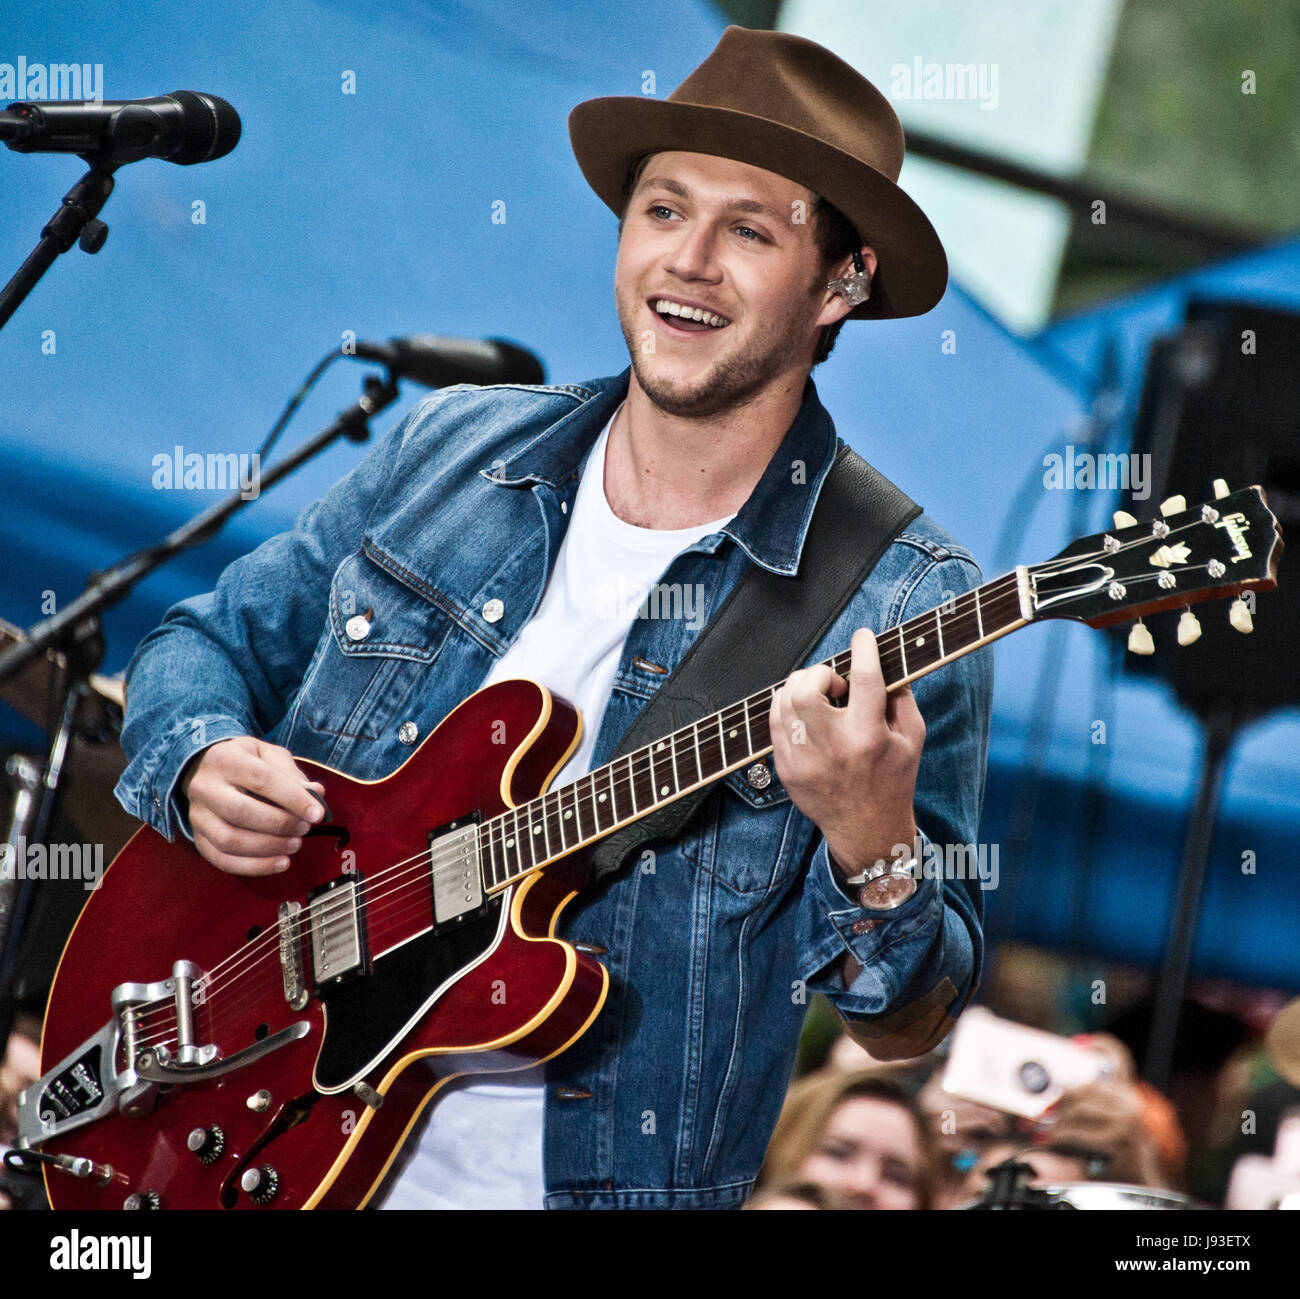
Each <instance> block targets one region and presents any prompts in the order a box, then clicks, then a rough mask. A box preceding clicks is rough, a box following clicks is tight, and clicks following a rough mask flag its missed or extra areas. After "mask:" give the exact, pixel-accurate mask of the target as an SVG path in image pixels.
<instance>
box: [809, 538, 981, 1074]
mask: <svg viewBox="0 0 1300 1299" xmlns="http://www.w3.org/2000/svg"><path fill="white" fill-rule="evenodd" d="M928 563H929V567H928V569H927V571H926V572H925V573H924V574H923V576H922V577H921V578H920V580H919V581H917V582H916V584H915V586H914V587H913V589H912V590H911V592H910V593H909V594H908V596H907V598H906V600H905V601H904V604H903V608H902V611H901V613H900V615H899V621H904V620H905V619H906V618H909V617H913V616H915V615H916V614H918V613H923V612H925V611H926V610H928V609H932V608H934V607H935V606H937V605H939V604H941V603H943V601H944V600H945V599H946V598H948V596H949V594H950V593H952V594H961V593H962V592H964V591H967V590H970V589H971V588H972V587H973V586H975V585H977V584H978V582H979V580H980V575H979V570H978V568H976V566H975V565H974V564H973V563H972V562H970V561H969V560H965V559H961V558H957V557H951V558H946V559H932V560H930V561H928ZM912 691H913V694H914V695H915V698H916V702H917V705H918V706H919V707H920V710H921V715H922V716H923V717H924V719H925V725H926V736H925V747H924V750H923V751H922V755H921V764H920V769H919V771H918V773H917V782H916V797H915V802H914V808H915V813H916V824H917V828H918V830H919V831H920V841H919V845H913V846H912V847H913V848H915V847H918V846H919V848H920V852H919V853H918V868H917V874H918V876H919V877H920V883H919V887H918V889H917V891H916V893H915V894H913V896H912V897H911V898H909V899H908V900H907V901H906V902H904V903H903V904H902V906H900V907H897V908H896V909H895V910H893V911H872V910H869V909H867V908H864V907H863V906H861V904H860V903H859V901H858V898H857V896H856V892H857V891H856V890H846V889H845V888H843V887H842V886H841V885H840V883H839V880H838V878H837V877H836V875H835V874H834V872H833V868H832V866H831V863H830V858H829V855H828V853H827V849H826V841H825V839H824V838H823V837H821V836H819V837H818V839H817V840H816V845H817V846H816V850H815V852H814V853H813V857H812V863H811V866H810V868H809V872H808V877H807V883H806V885H805V888H804V892H803V895H802V898H801V901H800V915H799V936H800V961H801V966H802V969H803V970H804V972H805V982H806V986H807V987H808V989H809V990H811V991H814V992H821V993H824V994H825V995H826V996H827V997H828V998H829V999H830V1001H831V1004H832V1005H833V1006H834V1007H835V1009H836V1010H837V1011H838V1012H839V1014H840V1016H841V1018H842V1019H843V1020H844V1023H845V1027H846V1029H847V1030H848V1031H849V1033H850V1035H851V1036H853V1038H854V1039H855V1040H856V1041H858V1042H860V1043H861V1044H862V1045H863V1046H865V1047H867V1049H868V1050H869V1051H870V1052H871V1053H872V1054H873V1055H874V1056H875V1057H876V1058H877V1059H896V1058H903V1057H906V1056H913V1055H920V1054H923V1053H924V1052H925V1051H928V1050H930V1049H932V1048H933V1047H934V1046H936V1045H938V1043H939V1042H940V1041H942V1039H943V1037H944V1036H945V1035H946V1034H947V1032H948V1031H949V1030H950V1029H951V1028H952V1026H953V1021H954V1020H955V1018H956V1016H957V1014H958V1013H959V1012H960V1011H961V1009H962V1008H963V1007H964V1006H965V1005H966V1003H967V1001H968V1000H969V999H970V997H971V996H972V994H973V993H974V991H975V988H976V987H977V985H978V981H979V974H980V968H981V961H982V956H983V938H982V931H981V926H982V922H983V897H982V890H983V888H985V887H992V886H996V883H997V874H996V870H997V860H996V856H994V857H993V861H992V869H991V870H990V869H989V861H988V852H987V849H986V846H984V845H977V844H976V836H977V834H978V831H979V819H980V809H981V806H982V803H983V798H984V775H985V761H986V757H987V753H988V736H989V716H990V710H991V706H992V694H993V657H992V651H991V650H990V649H988V648H987V647H986V648H984V649H982V650H976V651H975V652H974V653H971V654H968V655H966V656H965V657H964V658H961V659H958V660H956V661H955V662H953V663H949V664H947V665H946V666H944V667H941V668H939V669H937V670H936V671H934V672H931V673H930V674H929V675H928V676H925V677H922V678H920V679H919V680H917V681H914V682H913V683H912ZM981 854H983V855H981ZM846 955H852V957H853V958H854V960H855V961H856V962H857V964H858V965H859V966H860V967H861V969H860V970H859V972H858V974H857V976H856V977H855V978H854V979H853V982H852V983H851V984H850V985H849V986H848V987H847V988H846V987H845V986H844V983H843V979H842V973H841V971H842V966H843V964H844V961H843V958H844V957H845V956H846Z"/></svg>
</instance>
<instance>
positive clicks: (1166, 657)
mask: <svg viewBox="0 0 1300 1299" xmlns="http://www.w3.org/2000/svg"><path fill="white" fill-rule="evenodd" d="M1133 450H1134V451H1135V452H1137V453H1138V454H1140V455H1146V456H1149V457H1150V462H1149V464H1150V475H1149V481H1150V483H1151V497H1150V499H1149V500H1148V501H1145V502H1136V503H1135V504H1134V505H1131V506H1128V507H1126V508H1128V509H1130V511H1131V512H1132V513H1134V514H1136V515H1137V516H1138V518H1139V519H1143V518H1145V517H1147V516H1148V515H1152V514H1154V512H1155V511H1156V509H1157V508H1158V506H1159V503H1160V502H1161V501H1162V500H1164V499H1165V498H1166V497H1168V496H1172V495H1181V496H1184V497H1186V498H1187V504H1188V505H1189V506H1192V505H1196V504H1197V503H1198V502H1200V501H1204V500H1209V499H1212V497H1213V489H1212V486H1211V484H1212V482H1213V480H1214V479H1216V478H1222V479H1225V480H1226V481H1227V483H1228V486H1229V488H1230V489H1232V490H1234V491H1235V490H1236V489H1237V488H1239V487H1246V486H1249V485H1251V484H1258V485H1259V486H1260V487H1262V488H1263V489H1264V495H1265V497H1266V498H1267V501H1268V505H1269V508H1270V509H1271V510H1272V511H1273V513H1274V514H1275V515H1276V516H1277V519H1278V523H1279V524H1280V525H1281V528H1282V536H1283V541H1284V543H1289V544H1291V545H1296V544H1300V315H1296V314H1293V313H1291V312H1281V311H1270V310H1266V309H1265V308H1263V307H1260V306H1258V305H1256V304H1254V303H1248V302H1226V301H1207V300H1199V299H1193V300H1192V301H1191V302H1189V304H1188V308H1187V315H1186V321H1185V324H1184V326H1183V328H1182V329H1180V330H1179V331H1178V332H1177V333H1175V334H1172V335H1166V336H1164V337H1162V338H1160V339H1158V340H1157V341H1156V343H1155V344H1154V345H1153V347H1152V349H1151V357H1150V361H1149V364H1148V367H1147V377H1146V384H1145V387H1144V388H1143V393H1142V400H1141V404H1140V406H1139V409H1138V414H1137V420H1136V422H1135V425H1134V436H1133ZM1288 567H1289V566H1288V564H1287V561H1286V558H1285V556H1284V557H1283V560H1282V564H1281V566H1280V568H1279V572H1278V586H1277V589H1276V590H1274V591H1263V592H1253V593H1248V596H1250V595H1253V599H1254V602H1255V613H1254V624H1255V629H1254V631H1253V632H1252V633H1251V634H1250V635H1242V634H1241V633H1240V632H1237V631H1234V630H1233V629H1232V628H1231V627H1230V626H1229V624H1228V605H1227V602H1222V603H1219V604H1213V603H1205V604H1199V605H1197V606H1196V608H1195V610H1194V612H1195V613H1196V615H1197V617H1198V618H1199V619H1200V623H1201V627H1202V634H1201V638H1200V640H1198V641H1196V642H1195V643H1194V644H1192V645H1188V646H1186V647H1180V646H1179V644H1178V639H1177V623H1178V616H1179V615H1178V613H1177V612H1174V611H1170V612H1167V613H1161V614H1156V615H1154V616H1153V617H1151V618H1149V619H1147V626H1148V627H1149V629H1150V631H1151V635H1152V637H1153V639H1154V640H1155V645H1156V652H1155V653H1154V654H1153V655H1148V656H1139V655H1135V654H1129V655H1126V657H1125V662H1126V664H1127V666H1128V667H1129V669H1130V670H1132V671H1136V672H1140V673H1150V674H1155V675H1158V676H1160V677H1163V678H1164V679H1166V680H1168V681H1169V682H1170V683H1171V684H1172V685H1173V687H1174V689H1175V692H1176V693H1177V695H1178V697H1179V699H1180V700H1182V702H1183V703H1184V704H1186V705H1187V706H1188V707H1189V708H1191V709H1193V710H1194V711H1195V712H1197V713H1198V714H1200V715H1201V716H1205V715H1206V714H1207V713H1208V712H1209V711H1210V710H1211V709H1212V708H1214V707H1215V706H1216V705H1227V706H1230V707H1231V708H1232V710H1233V712H1234V713H1236V714H1237V715H1238V716H1239V717H1240V718H1242V719H1243V720H1244V719H1245V718H1248V717H1251V716H1256V715H1258V714H1260V713H1264V712H1268V711H1270V710H1271V709H1273V708H1278V707H1282V706H1284V705H1288V704H1296V703H1300V671H1297V646H1300V581H1294V580H1289V578H1290V577H1291V576H1292V575H1290V574H1289V573H1288Z"/></svg>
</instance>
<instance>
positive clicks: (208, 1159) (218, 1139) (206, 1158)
mask: <svg viewBox="0 0 1300 1299" xmlns="http://www.w3.org/2000/svg"><path fill="white" fill-rule="evenodd" d="M185 1145H186V1146H187V1147H188V1148H189V1151H190V1153H191V1154H193V1155H194V1156H195V1158H196V1159H198V1161H199V1163H201V1164H211V1163H215V1162H216V1161H217V1160H218V1159H220V1158H221V1152H222V1151H223V1150H225V1148H226V1134H225V1133H224V1132H223V1131H222V1130H221V1129H220V1128H219V1127H218V1126H217V1125H216V1124H215V1123H214V1124H213V1125H212V1126H211V1127H210V1128H195V1129H194V1130H193V1131H192V1132H191V1133H190V1135H189V1136H188V1137H186V1138H185Z"/></svg>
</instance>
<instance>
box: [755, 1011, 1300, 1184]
mask: <svg viewBox="0 0 1300 1299" xmlns="http://www.w3.org/2000/svg"><path fill="white" fill-rule="evenodd" d="M1074 1041H1075V1042H1076V1043H1078V1044H1080V1045H1083V1046H1085V1047H1086V1048H1088V1049H1090V1050H1093V1051H1096V1052H1098V1053H1099V1054H1100V1055H1101V1056H1102V1057H1103V1058H1104V1060H1105V1067H1104V1069H1103V1070H1102V1072H1103V1073H1104V1075H1105V1076H1104V1077H1102V1078H1100V1079H1099V1080H1098V1081H1094V1082H1089V1083H1086V1084H1084V1085H1081V1086H1077V1087H1072V1088H1069V1089H1067V1090H1066V1091H1064V1093H1063V1094H1062V1095H1061V1096H1060V1098H1059V1099H1058V1100H1057V1101H1056V1103H1055V1104H1054V1105H1052V1106H1051V1107H1050V1108H1049V1109H1047V1110H1046V1111H1045V1112H1044V1113H1043V1114H1042V1115H1041V1116H1039V1117H1038V1118H1036V1119H1028V1118H1024V1117H1020V1116H1017V1115H1013V1114H1010V1113H1006V1112H1002V1111H1000V1110H997V1109H993V1108H990V1107H989V1106H987V1105H984V1104H979V1103H976V1102H974V1101H972V1100H968V1099H964V1098H962V1097H961V1096H958V1095H954V1094H953V1093H951V1092H949V1091H947V1090H945V1089H944V1086H943V1074H944V1066H945V1060H946V1054H947V1049H948V1044H947V1043H945V1044H944V1045H943V1046H941V1047H940V1048H939V1049H938V1050H936V1051H934V1052H931V1053H930V1054H929V1055H928V1056H925V1057H922V1058H921V1059H919V1060H912V1061H903V1062H898V1063H891V1064H880V1063H877V1062H875V1061H873V1060H872V1059H871V1057H870V1056H868V1055H867V1054H866V1052H864V1051H863V1050H862V1049H861V1048H860V1047H858V1046H857V1045H855V1044H854V1043H853V1042H852V1041H851V1040H850V1039H849V1038H848V1037H847V1036H844V1037H841V1038H839V1039H838V1040H837V1041H836V1042H835V1044H834V1046H833V1047H832V1049H831V1050H830V1051H829V1053H828V1055H827V1057H826V1059H825V1061H824V1063H822V1064H821V1066H820V1067H819V1068H817V1069H816V1070H814V1071H812V1072H810V1073H808V1074H806V1075H805V1076H803V1077H802V1078H800V1079H798V1080H797V1081H796V1082H795V1083H794V1084H793V1085H792V1086H791V1088H790V1091H789V1093H788V1095H787V1098H786V1102H785V1106H784V1108H783V1110H782V1113H781V1118H780V1121H779V1123H778V1124H777V1128H776V1131H775V1133H774V1134H773V1137H772V1141H771V1144H770V1146H769V1147H768V1152H767V1159H766V1162H765V1163H764V1166H763V1169H762V1172H761V1174H760V1176H759V1180H758V1183H757V1185H756V1187H755V1190H754V1194H753V1195H752V1196H751V1197H750V1200H749V1202H748V1203H747V1205H746V1208H751V1209H962V1208H975V1207H999V1205H1001V1206H1002V1207H1005V1198H1004V1197H1005V1194H1006V1187H1007V1186H1009V1185H1015V1186H1019V1187H1028V1188H1035V1189H1039V1190H1040V1191H1041V1190H1042V1189H1043V1188H1048V1187H1052V1188H1059V1187H1070V1186H1078V1185H1079V1184H1082V1183H1106V1184H1109V1185H1110V1186H1117V1187H1118V1186H1123V1187H1137V1188H1147V1189H1148V1190H1149V1191H1151V1192H1153V1193H1159V1194H1160V1195H1161V1196H1162V1197H1163V1199H1164V1200H1165V1201H1166V1202H1167V1203H1169V1204H1170V1206H1171V1207H1172V1206H1174V1205H1175V1204H1182V1203H1186V1204H1187V1205H1189V1206H1190V1205H1192V1204H1199V1205H1205V1204H1209V1205H1220V1204H1222V1202H1223V1196H1224V1192H1225V1189H1226V1180H1227V1179H1226V1174H1227V1172H1228V1171H1230V1169H1231V1166H1232V1163H1233V1161H1234V1158H1235V1157H1236V1155H1238V1154H1240V1153H1242V1152H1243V1151H1245V1150H1247V1149H1249V1148H1251V1146H1252V1143H1251V1141H1250V1140H1248V1139H1247V1138H1252V1137H1254V1138H1260V1139H1262V1140H1263V1141H1264V1143H1265V1144H1267V1143H1268V1142H1271V1139H1272V1137H1271V1135H1270V1134H1269V1133H1267V1132H1265V1133H1260V1132H1259V1131H1258V1128H1257V1124H1256V1122H1255V1118H1256V1111H1255V1110H1253V1109H1251V1108H1250V1104H1251V1096H1252V1095H1255V1094H1259V1093H1261V1092H1262V1093H1264V1094H1271V1093H1273V1092H1277V1091H1278V1090H1279V1089H1280V1090H1281V1091H1282V1092H1283V1093H1285V1094H1286V1095H1288V1096H1289V1099H1290V1103H1291V1104H1293V1105H1294V1104H1297V1103H1300V1087H1297V1086H1295V1085H1293V1084H1292V1083H1291V1082H1289V1081H1287V1080H1286V1079H1284V1078H1281V1077H1279V1076H1278V1074H1277V1073H1276V1072H1275V1071H1274V1070H1273V1069H1272V1068H1271V1067H1270V1065H1269V1064H1268V1062H1267V1059H1266V1058H1264V1057H1263V1051H1262V1048H1261V1046H1260V1044H1259V1043H1258V1042H1256V1043H1253V1044H1248V1045H1247V1046H1245V1047H1244V1049H1243V1050H1242V1051H1240V1052H1238V1053H1237V1054H1236V1055H1234V1057H1233V1058H1232V1059H1231V1060H1229V1061H1228V1062H1227V1064H1225V1066H1224V1067H1223V1069H1222V1070H1221V1071H1220V1073H1219V1076H1218V1079H1217V1080H1216V1085H1215V1088H1214V1090H1215V1093H1216V1094H1215V1097H1214V1104H1213V1106H1212V1107H1211V1110H1212V1113H1211V1119H1210V1122H1209V1123H1208V1124H1207V1125H1206V1127H1205V1130H1204V1131H1201V1132H1197V1133H1196V1136H1197V1141H1196V1143H1195V1147H1194V1148H1193V1143H1191V1142H1189V1139H1188V1134H1187V1132H1186V1131H1185V1125H1184V1122H1183V1120H1182V1118H1181V1117H1180V1115H1179V1112H1178V1110H1177V1109H1176V1108H1175V1106H1174V1104H1173V1103H1172V1102H1171V1101H1170V1100H1169V1098H1168V1097H1166V1096H1165V1095H1164V1094H1162V1093H1161V1092H1159V1091H1157V1090H1156V1089H1155V1088H1154V1087H1152V1086H1150V1085H1149V1084H1148V1083H1146V1082H1144V1081H1142V1080H1141V1079H1140V1078H1139V1077H1138V1075H1137V1069H1136V1065H1135V1061H1134V1058H1133V1055H1132V1053H1131V1052H1130V1051H1129V1049H1128V1048H1127V1047H1126V1046H1125V1045H1124V1044H1123V1043H1122V1042H1121V1041H1120V1040H1119V1039H1118V1038H1116V1037H1113V1036H1111V1035H1109V1034H1105V1033H1094V1034H1084V1035H1079V1036H1077V1037H1076V1038H1075V1039H1074ZM1261 1060H1262V1063H1261ZM1274 1108H1281V1109H1282V1110H1284V1109H1285V1106H1282V1107H1277V1106H1275V1107H1274ZM1241 1115H1247V1116H1250V1117H1249V1121H1247V1122H1244V1123H1242V1122H1239V1121H1238V1120H1239V1117H1240V1116H1241ZM1275 1118H1276V1116H1275ZM1275 1126H1276V1124H1275V1123H1274V1128H1275ZM1258 1146H1259V1142H1258V1141H1257V1142H1255V1147H1256V1148H1258ZM1015 1164H1018V1165H1025V1166H1026V1167H1025V1168H1024V1169H1023V1170H1022V1171H1021V1172H1020V1173H1019V1176H1018V1178H1017V1179H1015V1181H1014V1183H1013V1182H1010V1181H1008V1180H1007V1179H1006V1178H1005V1177H1004V1178H1002V1179H1001V1180H1000V1181H999V1180H998V1179H997V1178H996V1177H995V1176H994V1173H995V1170H998V1169H1003V1170H1005V1169H1007V1168H1008V1167H1009V1166H1010V1165H1015ZM1066 1194H1067V1197H1068V1192H1067V1193H1066ZM1151 1198H1152V1200H1155V1199H1156V1198H1157V1195H1156V1194H1153V1195H1152V1196H1151ZM1039 1199H1040V1201H1041V1202H1042V1203H1043V1205H1044V1207H1047V1205H1048V1203H1049V1202H1048V1201H1047V1199H1046V1197H1045V1196H1040V1197H1039Z"/></svg>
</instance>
